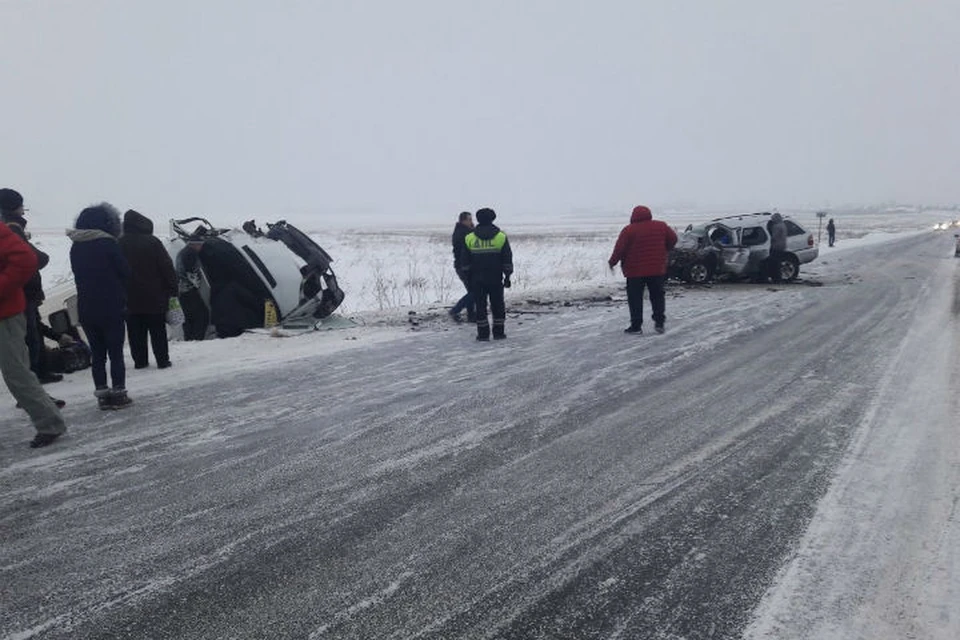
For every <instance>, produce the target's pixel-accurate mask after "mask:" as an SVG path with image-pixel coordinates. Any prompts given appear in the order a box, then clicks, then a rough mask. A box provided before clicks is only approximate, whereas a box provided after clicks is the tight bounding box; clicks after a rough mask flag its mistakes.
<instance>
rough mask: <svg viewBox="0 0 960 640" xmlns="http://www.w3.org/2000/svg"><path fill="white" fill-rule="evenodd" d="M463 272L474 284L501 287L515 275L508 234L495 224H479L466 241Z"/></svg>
mask: <svg viewBox="0 0 960 640" xmlns="http://www.w3.org/2000/svg"><path fill="white" fill-rule="evenodd" d="M464 246H465V247H466V251H464V252H463V271H464V272H466V273H467V274H468V275H469V277H470V281H471V282H473V283H477V282H482V283H484V284H486V285H488V286H495V285H499V284H501V283H502V282H503V277H504V276H509V275H510V274H511V273H513V251H512V250H511V249H510V241H509V240H508V239H507V234H505V233H503V232H502V231H500V227H498V226H497V225H495V224H492V223H491V224H478V225H477V226H476V227H474V229H473V231H471V232H469V233H468V234H467V236H466V238H465V239H464Z"/></svg>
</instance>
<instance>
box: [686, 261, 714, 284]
mask: <svg viewBox="0 0 960 640" xmlns="http://www.w3.org/2000/svg"><path fill="white" fill-rule="evenodd" d="M712 277H713V273H712V270H711V269H710V265H708V264H705V263H703V262H694V263H693V264H690V265H687V266H686V268H684V270H683V280H684V281H685V282H691V283H693V284H703V283H704V282H709V281H710V278H712Z"/></svg>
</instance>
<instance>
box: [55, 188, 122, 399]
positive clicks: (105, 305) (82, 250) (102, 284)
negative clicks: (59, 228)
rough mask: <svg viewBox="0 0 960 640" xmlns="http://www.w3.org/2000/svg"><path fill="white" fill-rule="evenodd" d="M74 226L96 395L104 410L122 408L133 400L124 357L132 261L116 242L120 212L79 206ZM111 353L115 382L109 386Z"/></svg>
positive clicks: (75, 265) (80, 303) (73, 260)
mask: <svg viewBox="0 0 960 640" xmlns="http://www.w3.org/2000/svg"><path fill="white" fill-rule="evenodd" d="M74 227H75V228H74V229H71V230H70V231H67V235H68V236H69V237H70V239H71V240H72V241H73V246H72V247H70V267H71V268H72V269H73V278H74V282H75V283H76V285H77V314H78V315H79V316H80V326H81V327H83V332H84V333H85V334H86V335H87V340H88V341H89V343H90V351H91V352H92V362H91V369H92V372H93V384H94V386H95V387H96V390H95V391H94V395H96V397H97V404H99V406H100V408H101V409H122V408H124V407H127V406H129V405H130V403H131V402H132V400H130V398H129V397H128V396H127V387H126V375H127V370H126V366H125V365H124V362H123V342H124V315H125V313H126V310H127V281H128V280H129V279H130V265H128V264H127V260H126V259H125V258H124V257H123V253H122V252H121V251H120V245H119V244H118V243H117V238H118V237H119V235H120V230H121V226H120V212H119V211H117V209H116V207H114V206H113V205H111V204H109V203H107V202H102V203H100V204H98V205H94V206H91V207H87V208H86V209H84V210H83V211H81V212H80V215H79V216H77V222H76V224H75V225H74ZM108 357H109V359H110V381H111V383H112V384H113V386H112V387H109V386H107V358H108Z"/></svg>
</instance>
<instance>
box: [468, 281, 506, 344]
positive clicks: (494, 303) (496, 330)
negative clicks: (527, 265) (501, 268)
mask: <svg viewBox="0 0 960 640" xmlns="http://www.w3.org/2000/svg"><path fill="white" fill-rule="evenodd" d="M488 298H489V301H490V312H491V313H492V314H493V335H495V336H496V335H501V336H502V335H503V326H504V322H505V321H506V319H507V303H506V302H505V301H504V299H503V283H502V282H500V283H494V282H482V281H477V282H474V283H473V300H474V303H475V304H476V305H477V335H478V336H480V337H482V338H486V337H489V336H490V319H489V318H488V317H487V299H488Z"/></svg>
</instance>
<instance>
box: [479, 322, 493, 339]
mask: <svg viewBox="0 0 960 640" xmlns="http://www.w3.org/2000/svg"><path fill="white" fill-rule="evenodd" d="M477 340H479V341H481V342H488V341H489V340H490V325H488V324H483V325H480V324H478V325H477Z"/></svg>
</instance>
